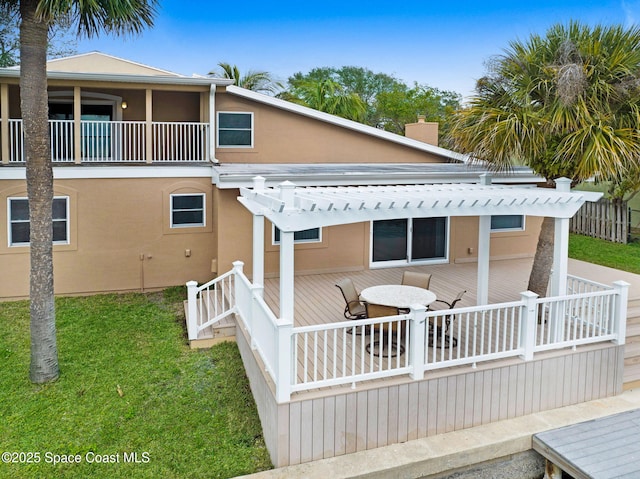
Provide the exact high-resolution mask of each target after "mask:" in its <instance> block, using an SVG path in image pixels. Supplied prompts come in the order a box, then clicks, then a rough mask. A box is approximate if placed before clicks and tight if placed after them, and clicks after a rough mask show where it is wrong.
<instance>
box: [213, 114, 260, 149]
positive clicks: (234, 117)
mask: <svg viewBox="0 0 640 479" xmlns="http://www.w3.org/2000/svg"><path fill="white" fill-rule="evenodd" d="M218 146H219V147H222V148H252V147H253V113H234V112H218Z"/></svg>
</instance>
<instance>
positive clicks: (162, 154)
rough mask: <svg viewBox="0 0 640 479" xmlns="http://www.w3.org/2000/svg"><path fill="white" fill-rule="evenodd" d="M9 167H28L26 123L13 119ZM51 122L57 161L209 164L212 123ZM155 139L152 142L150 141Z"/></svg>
mask: <svg viewBox="0 0 640 479" xmlns="http://www.w3.org/2000/svg"><path fill="white" fill-rule="evenodd" d="M8 123H9V135H8V137H9V145H8V146H9V163H10V164H16V163H17V164H19V163H24V161H25V154H24V131H23V128H22V120H19V119H13V120H9V122H8ZM147 126H148V124H147V123H146V122H144V121H87V120H82V121H81V122H80V135H81V138H80V142H79V144H80V152H79V154H76V142H75V128H74V121H73V120H49V138H50V146H51V161H52V162H53V163H75V162H78V161H79V162H82V163H114V162H115V163H148V162H201V161H208V160H209V124H208V123H198V122H152V123H151V124H150V128H147ZM147 135H150V141H147Z"/></svg>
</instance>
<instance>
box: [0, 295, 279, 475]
mask: <svg viewBox="0 0 640 479" xmlns="http://www.w3.org/2000/svg"><path fill="white" fill-rule="evenodd" d="M180 300H181V294H176V293H175V291H173V292H170V294H166V293H165V294H162V293H156V294H123V295H99V296H91V297H80V298H59V299H58V300H57V301H56V308H57V326H58V349H59V356H60V368H61V376H60V378H59V379H58V381H56V382H55V383H52V384H49V385H46V386H36V385H33V384H31V383H30V382H29V380H28V365H29V310H28V303H27V302H26V301H23V302H10V303H0V364H1V365H2V369H1V371H2V374H1V375H0V418H1V421H0V452H16V453H17V452H23V453H26V454H27V455H26V456H22V457H20V456H17V455H16V457H14V458H13V459H31V460H32V462H34V461H39V463H36V464H7V463H6V455H5V456H3V460H4V461H3V462H1V463H0V477H1V478H9V477H10V478H35V477H42V478H47V477H64V478H89V477H96V478H103V477H104V478H118V477H122V478H205V477H206V478H228V477H233V476H236V475H240V474H247V473H251V472H256V471H259V470H264V469H269V468H271V467H272V466H271V463H270V460H269V456H268V452H267V450H266V448H265V445H264V441H263V438H262V431H261V427H260V422H259V419H258V416H257V412H256V409H255V404H254V402H253V397H252V396H251V392H250V390H249V385H248V382H247V379H246V376H245V374H244V368H243V365H242V361H241V359H240V355H239V353H238V349H237V346H236V345H235V344H234V343H223V344H220V345H218V346H216V347H214V348H212V349H211V350H206V351H192V350H189V349H188V348H187V346H186V342H185V339H184V332H183V328H184V326H183V321H184V320H183V319H182V318H181V317H180V316H181V314H180V311H181V305H180ZM32 453H37V454H32ZM125 453H126V456H125ZM132 453H137V460H138V461H139V462H137V463H136V462H133V460H134V459H136V457H135V456H134V455H133V454H132ZM56 455H59V456H56ZM69 455H78V457H79V461H80V462H79V463H73V464H63V463H60V464H57V465H54V464H53V462H54V461H55V460H62V459H64V458H66V459H69V457H68V456H69ZM62 456H65V457H64V458H63V457H62ZM78 457H73V458H71V459H74V460H75V459H78ZM101 459H102V460H103V462H101V463H100V462H97V461H98V460H101ZM114 461H118V462H114ZM109 462H111V463H109Z"/></svg>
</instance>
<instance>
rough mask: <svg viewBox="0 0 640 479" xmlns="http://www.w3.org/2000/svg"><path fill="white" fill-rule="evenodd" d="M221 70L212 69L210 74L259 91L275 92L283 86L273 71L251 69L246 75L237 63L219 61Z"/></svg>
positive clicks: (241, 86)
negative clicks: (242, 73) (276, 79)
mask: <svg viewBox="0 0 640 479" xmlns="http://www.w3.org/2000/svg"><path fill="white" fill-rule="evenodd" d="M218 67H220V69H219V70H212V71H210V72H209V75H212V76H216V77H219V78H228V79H230V80H233V84H234V85H237V86H239V87H240V88H246V89H247V90H252V91H256V92H259V93H267V94H271V95H273V94H275V93H277V92H278V91H279V90H281V89H282V88H283V86H282V83H280V82H278V81H275V80H274V79H273V77H272V76H271V73H269V72H266V71H256V70H249V71H248V72H247V73H246V74H245V75H244V76H242V75H241V74H240V70H239V69H238V67H237V66H236V65H231V64H230V63H225V62H220V63H218Z"/></svg>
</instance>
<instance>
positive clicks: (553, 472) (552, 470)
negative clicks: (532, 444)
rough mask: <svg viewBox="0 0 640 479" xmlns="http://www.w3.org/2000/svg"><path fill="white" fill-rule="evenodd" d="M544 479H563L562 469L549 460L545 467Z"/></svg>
mask: <svg viewBox="0 0 640 479" xmlns="http://www.w3.org/2000/svg"><path fill="white" fill-rule="evenodd" d="M543 479H562V469H560V468H559V467H558V466H556V465H555V464H554V463H553V462H551V461H550V460H549V459H547V460H546V464H545V466H544V478H543Z"/></svg>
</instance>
